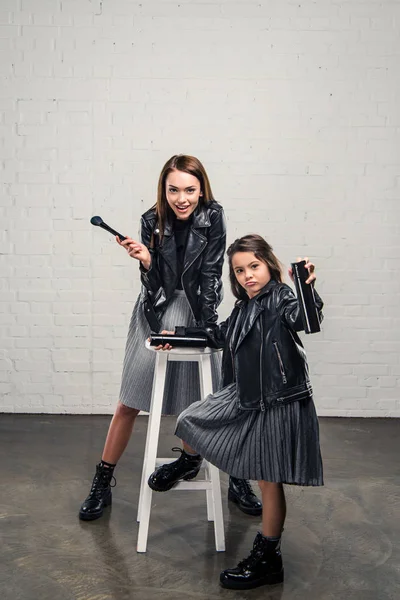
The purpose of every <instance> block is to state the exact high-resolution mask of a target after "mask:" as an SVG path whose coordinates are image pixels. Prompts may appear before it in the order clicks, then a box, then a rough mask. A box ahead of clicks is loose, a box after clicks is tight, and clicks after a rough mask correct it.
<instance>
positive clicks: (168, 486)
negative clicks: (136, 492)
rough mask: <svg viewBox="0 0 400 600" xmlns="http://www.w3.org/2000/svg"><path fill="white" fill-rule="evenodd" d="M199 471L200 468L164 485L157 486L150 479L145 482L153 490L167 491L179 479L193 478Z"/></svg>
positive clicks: (188, 479)
mask: <svg viewBox="0 0 400 600" xmlns="http://www.w3.org/2000/svg"><path fill="white" fill-rule="evenodd" d="M199 471H200V469H198V470H197V471H195V472H192V473H188V474H187V475H185V477H181V478H180V479H178V480H177V481H173V482H172V483H169V484H168V485H166V486H165V487H157V485H155V484H154V483H153V482H152V481H151V480H150V479H149V480H148V481H147V484H148V486H149V487H150V488H151V489H152V490H153V492H168V491H169V490H172V488H173V487H174V486H175V485H176V484H177V483H179V482H180V481H190V480H191V479H195V477H197V475H198V474H199Z"/></svg>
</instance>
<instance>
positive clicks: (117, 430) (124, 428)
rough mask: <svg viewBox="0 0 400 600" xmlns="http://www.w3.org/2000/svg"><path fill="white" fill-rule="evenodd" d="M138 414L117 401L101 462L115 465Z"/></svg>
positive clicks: (133, 409) (137, 411)
mask: <svg viewBox="0 0 400 600" xmlns="http://www.w3.org/2000/svg"><path fill="white" fill-rule="evenodd" d="M139 412H140V411H139V410H137V409H136V408H130V407H129V406H125V404H122V402H120V401H118V404H117V408H116V411H115V413H114V416H113V418H112V420H111V423H110V427H109V429H108V434H107V438H106V442H105V444H104V450H103V455H102V457H101V458H102V460H103V461H105V462H107V463H109V464H112V465H116V464H117V462H118V461H119V459H120V458H121V456H122V454H123V453H124V450H125V448H126V447H127V445H128V442H129V440H130V437H131V435H132V429H133V425H134V423H135V420H136V417H137V416H138V414H139Z"/></svg>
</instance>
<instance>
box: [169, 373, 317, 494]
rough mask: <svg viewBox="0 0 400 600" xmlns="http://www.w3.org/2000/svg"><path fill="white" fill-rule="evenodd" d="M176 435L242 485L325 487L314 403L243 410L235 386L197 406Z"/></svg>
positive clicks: (181, 422)
mask: <svg viewBox="0 0 400 600" xmlns="http://www.w3.org/2000/svg"><path fill="white" fill-rule="evenodd" d="M175 434H176V435H177V436H178V437H179V438H180V439H182V440H184V441H185V442H187V443H188V444H189V445H190V446H191V447H192V448H193V449H194V450H196V452H198V453H199V454H201V456H203V457H204V458H205V459H206V460H208V461H209V462H211V463H212V464H213V465H215V466H217V467H218V468H219V469H221V470H222V471H225V472H226V473H229V474H230V475H233V476H234V477H238V478H241V479H253V480H258V481H271V482H277V483H286V484H296V485H304V486H318V485H323V469H322V460H321V452H320V446H319V425H318V418H317V414H316V411H315V406H314V402H313V399H312V398H309V399H307V400H305V401H301V402H292V403H291V404H286V405H283V406H276V407H273V408H270V409H266V410H265V411H264V412H262V411H261V410H242V409H240V408H239V406H238V402H237V397H236V386H235V384H230V385H228V386H226V387H225V388H223V389H222V390H220V391H218V392H216V393H215V394H212V395H210V396H208V398H206V399H205V400H203V401H201V402H197V403H195V404H192V405H191V406H190V407H189V408H187V409H186V410H185V411H184V412H183V413H182V414H181V415H180V416H179V417H178V422H177V427H176V432H175Z"/></svg>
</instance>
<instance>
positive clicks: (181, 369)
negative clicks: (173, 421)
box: [120, 290, 221, 415]
mask: <svg viewBox="0 0 400 600" xmlns="http://www.w3.org/2000/svg"><path fill="white" fill-rule="evenodd" d="M143 300H144V295H143V290H142V293H141V294H140V296H139V298H138V300H137V302H136V304H135V307H134V309H133V313H132V317H131V321H130V325H129V331H128V337H127V341H126V348H125V359H124V366H123V371H122V382H121V390H120V400H121V402H122V404H125V406H129V407H131V408H136V409H139V410H144V411H149V410H150V403H151V392H152V386H153V376H154V366H155V358H156V357H155V353H154V352H151V351H149V350H146V348H145V345H144V344H145V341H146V339H147V338H148V337H149V335H150V326H149V324H148V323H147V320H146V317H145V315H144V311H143V307H142V304H143ZM176 325H184V326H186V327H188V326H191V325H194V320H193V315H192V312H191V310H190V306H189V303H188V301H187V299H186V295H185V292H184V291H183V290H177V291H176V292H175V294H174V296H173V297H172V299H171V302H170V304H169V305H168V308H167V310H166V312H165V313H164V316H163V319H162V328H163V329H166V330H167V331H174V329H175V326H176ZM211 366H212V378H213V390H218V389H219V388H220V379H221V376H220V372H221V353H220V352H215V353H213V354H212V356H211ZM200 400H201V398H200V388H199V368H198V365H197V363H194V362H170V363H168V367H167V375H166V381H165V387H164V399H163V411H162V412H163V414H164V415H179V414H180V413H181V412H182V411H183V410H184V409H185V408H187V407H188V406H190V405H191V404H192V403H193V402H198V401H200Z"/></svg>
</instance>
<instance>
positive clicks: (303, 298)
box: [291, 260, 321, 333]
mask: <svg viewBox="0 0 400 600" xmlns="http://www.w3.org/2000/svg"><path fill="white" fill-rule="evenodd" d="M305 265H306V261H305V260H301V261H300V262H295V263H292V265H291V266H292V271H293V278H294V285H295V286H296V292H297V300H298V302H299V306H300V313H301V318H302V320H303V325H304V331H305V332H306V333H318V331H321V327H320V322H319V315H318V310H317V307H316V305H315V297H314V288H313V286H312V284H309V283H306V280H307V279H308V278H309V277H310V274H309V272H308V270H307V269H306V267H305Z"/></svg>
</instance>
